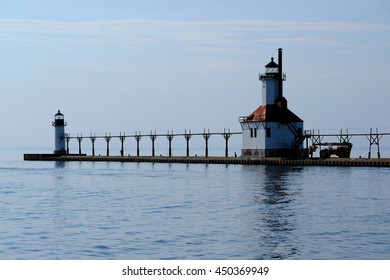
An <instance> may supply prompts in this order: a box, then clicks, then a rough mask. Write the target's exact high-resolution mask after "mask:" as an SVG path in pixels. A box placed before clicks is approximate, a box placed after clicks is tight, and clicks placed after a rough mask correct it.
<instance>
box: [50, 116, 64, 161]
mask: <svg viewBox="0 0 390 280" xmlns="http://www.w3.org/2000/svg"><path fill="white" fill-rule="evenodd" d="M52 125H53V126H54V128H55V132H54V141H55V142H54V143H55V145H54V154H57V155H64V154H66V149H65V126H66V121H65V120H64V115H63V114H61V112H60V110H58V112H57V114H55V115H54V121H53V122H52Z"/></svg>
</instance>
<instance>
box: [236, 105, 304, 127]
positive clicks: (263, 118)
mask: <svg viewBox="0 0 390 280" xmlns="http://www.w3.org/2000/svg"><path fill="white" fill-rule="evenodd" d="M243 122H280V123H287V122H303V120H302V119H301V118H299V117H298V116H297V115H295V114H294V113H293V112H291V111H290V110H289V109H288V108H284V109H281V108H280V107H279V106H277V105H274V104H272V105H270V104H268V105H261V106H260V107H259V108H257V109H256V110H255V111H254V112H253V113H252V114H250V115H249V116H248V117H246V118H245V119H243Z"/></svg>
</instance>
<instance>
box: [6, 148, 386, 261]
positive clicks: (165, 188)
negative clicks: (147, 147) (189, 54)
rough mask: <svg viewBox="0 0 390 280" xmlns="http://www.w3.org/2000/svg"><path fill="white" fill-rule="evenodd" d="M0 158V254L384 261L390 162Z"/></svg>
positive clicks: (18, 155)
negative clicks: (326, 163)
mask: <svg viewBox="0 0 390 280" xmlns="http://www.w3.org/2000/svg"><path fill="white" fill-rule="evenodd" d="M22 156H23V155H22V152H21V153H16V154H15V153H14V154H12V155H10V154H9V153H4V152H3V153H2V154H1V159H0V198H1V202H0V213H1V216H0V223H1V228H0V258H1V259H390V183H389V182H390V169H387V168H368V167H355V168H351V167H309V166H306V167H280V166H244V165H205V164H198V165H196V164H194V165H187V164H157V163H156V164H153V163H139V164H137V163H123V164H122V163H114V162H111V163H104V162H96V163H93V162H69V163H56V162H25V161H23V160H22Z"/></svg>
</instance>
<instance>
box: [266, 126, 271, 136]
mask: <svg viewBox="0 0 390 280" xmlns="http://www.w3.org/2000/svg"><path fill="white" fill-rule="evenodd" d="M267 137H271V128H270V127H267Z"/></svg>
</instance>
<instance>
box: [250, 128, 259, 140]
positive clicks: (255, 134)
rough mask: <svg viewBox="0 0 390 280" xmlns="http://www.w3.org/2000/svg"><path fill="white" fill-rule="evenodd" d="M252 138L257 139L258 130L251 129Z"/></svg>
mask: <svg viewBox="0 0 390 280" xmlns="http://www.w3.org/2000/svg"><path fill="white" fill-rule="evenodd" d="M250 130H251V138H257V129H256V128H251V129H250Z"/></svg>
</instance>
